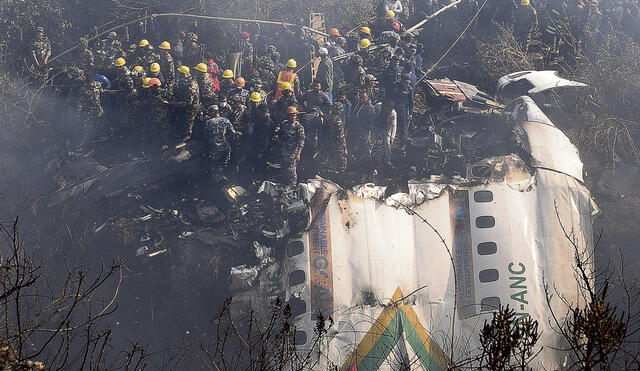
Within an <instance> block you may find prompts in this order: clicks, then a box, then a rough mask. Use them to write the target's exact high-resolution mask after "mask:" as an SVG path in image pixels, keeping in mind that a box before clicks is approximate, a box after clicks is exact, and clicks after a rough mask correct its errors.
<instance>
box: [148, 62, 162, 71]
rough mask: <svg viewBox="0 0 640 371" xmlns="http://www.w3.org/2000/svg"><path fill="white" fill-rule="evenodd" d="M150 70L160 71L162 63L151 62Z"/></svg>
mask: <svg viewBox="0 0 640 371" xmlns="http://www.w3.org/2000/svg"><path fill="white" fill-rule="evenodd" d="M149 71H151V72H160V65H159V64H158V63H156V62H153V63H151V66H149Z"/></svg>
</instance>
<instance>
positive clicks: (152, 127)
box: [136, 78, 172, 150]
mask: <svg viewBox="0 0 640 371" xmlns="http://www.w3.org/2000/svg"><path fill="white" fill-rule="evenodd" d="M142 87H143V88H142V90H141V91H140V97H139V101H138V103H139V104H138V106H139V112H138V120H136V121H137V122H138V125H139V127H140V130H139V131H140V133H141V136H142V141H143V142H145V143H149V144H152V145H153V146H154V147H155V149H156V150H159V149H160V148H161V146H162V145H165V144H167V143H169V140H170V137H171V134H172V132H171V125H170V124H169V120H168V116H169V111H168V104H169V102H168V101H167V99H166V98H167V96H166V90H164V89H162V82H161V81H160V80H159V79H158V78H149V79H146V80H145V83H143V85H142Z"/></svg>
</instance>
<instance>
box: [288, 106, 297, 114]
mask: <svg viewBox="0 0 640 371" xmlns="http://www.w3.org/2000/svg"><path fill="white" fill-rule="evenodd" d="M287 113H288V114H290V115H291V114H294V113H296V114H297V113H298V109H297V108H296V107H295V106H289V107H288V108H287Z"/></svg>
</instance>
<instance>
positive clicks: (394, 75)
mask: <svg viewBox="0 0 640 371" xmlns="http://www.w3.org/2000/svg"><path fill="white" fill-rule="evenodd" d="M403 71H404V70H403V69H402V67H400V58H399V57H398V56H397V55H393V56H392V57H391V59H390V60H389V66H388V67H387V68H386V69H385V70H384V71H383V72H382V74H381V76H380V90H381V93H382V94H384V93H385V92H387V91H390V90H391V88H392V87H393V86H394V85H395V84H396V83H399V82H400V77H401V76H402V73H403Z"/></svg>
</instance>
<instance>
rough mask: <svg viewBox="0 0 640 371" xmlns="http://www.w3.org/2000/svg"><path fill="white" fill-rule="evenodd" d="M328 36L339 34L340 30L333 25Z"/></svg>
mask: <svg viewBox="0 0 640 371" xmlns="http://www.w3.org/2000/svg"><path fill="white" fill-rule="evenodd" d="M329 36H340V30H338V29H337V28H335V27H333V28H332V29H330V30H329Z"/></svg>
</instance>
